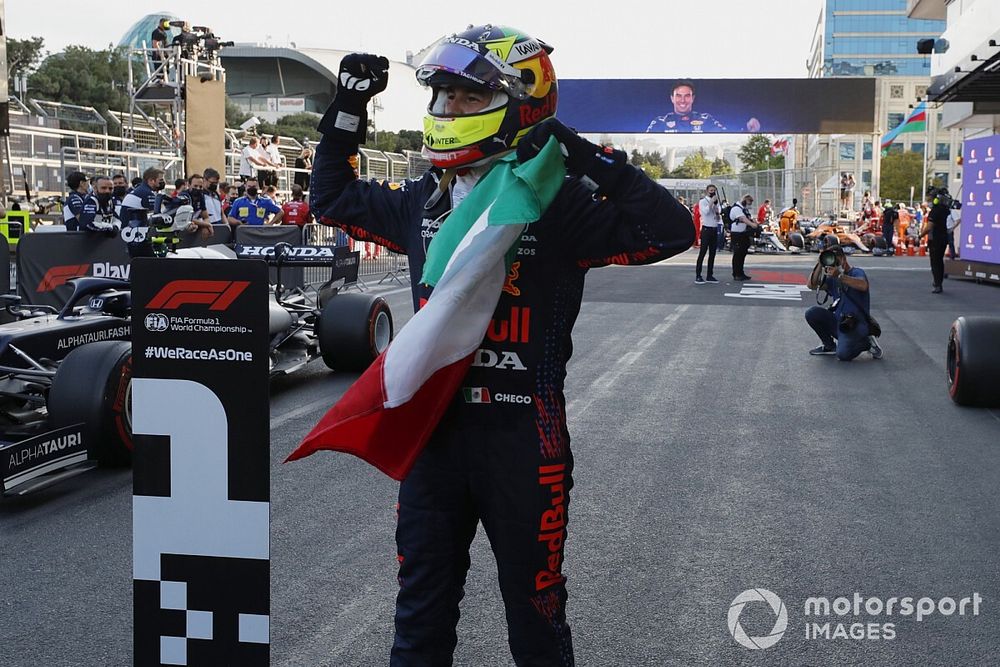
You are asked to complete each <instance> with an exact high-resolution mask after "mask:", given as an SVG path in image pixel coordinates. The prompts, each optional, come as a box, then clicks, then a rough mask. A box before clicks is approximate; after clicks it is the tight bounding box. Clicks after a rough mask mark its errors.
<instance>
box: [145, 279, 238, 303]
mask: <svg viewBox="0 0 1000 667" xmlns="http://www.w3.org/2000/svg"><path fill="white" fill-rule="evenodd" d="M249 284H250V282H249V281H246V280H172V281H170V282H169V283H167V284H166V285H164V286H163V288H162V289H161V290H160V291H159V292H157V294H156V296H154V297H153V298H152V300H150V302H149V303H148V304H146V307H147V308H158V309H162V310H177V309H178V308H180V307H181V306H184V305H186V304H189V303H192V304H203V305H207V306H208V309H209V310H226V309H227V308H229V305H230V304H231V303H232V302H233V301H234V300H235V299H236V297H238V296H239V295H240V294H241V293H242V292H243V290H245V289H246V288H247V285H249Z"/></svg>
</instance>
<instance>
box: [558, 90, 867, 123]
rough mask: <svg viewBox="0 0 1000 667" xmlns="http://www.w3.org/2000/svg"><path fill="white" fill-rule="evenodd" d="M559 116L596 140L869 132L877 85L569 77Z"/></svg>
mask: <svg viewBox="0 0 1000 667" xmlns="http://www.w3.org/2000/svg"><path fill="white" fill-rule="evenodd" d="M558 116H559V119H560V120H561V121H562V122H564V123H566V124H567V125H569V126H570V127H572V128H574V129H576V131H577V132H586V133H593V134H599V133H609V134H625V133H644V132H649V133H651V134H652V133H655V134H682V133H690V134H707V133H710V132H716V133H728V134H746V133H755V132H765V133H768V134H794V133H811V134H841V133H843V134H871V133H873V132H874V131H875V130H874V128H875V79H865V78H853V77H851V78H842V79H837V78H831V79H568V80H566V79H564V80H561V81H560V82H559V112H558Z"/></svg>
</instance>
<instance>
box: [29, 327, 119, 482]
mask: <svg viewBox="0 0 1000 667" xmlns="http://www.w3.org/2000/svg"><path fill="white" fill-rule="evenodd" d="M131 394H132V346H131V345H130V344H129V343H127V342H125V341H102V342H99V343H88V344H87V345H82V346H80V347H78V348H76V349H75V350H73V351H72V352H70V353H69V354H68V355H66V358H65V359H63V360H62V362H61V363H60V364H59V368H58V369H57V370H56V375H55V377H54V378H53V379H52V386H51V388H50V389H49V401H48V411H49V419H50V421H51V423H52V425H53V426H55V427H59V426H69V425H70V424H81V423H82V424H84V425H85V426H84V431H83V435H84V438H86V441H87V448H88V449H89V451H90V456H91V457H92V458H96V459H97V461H98V463H100V464H101V465H107V466H123V465H128V464H129V463H131V461H132V405H131V402H132V396H131Z"/></svg>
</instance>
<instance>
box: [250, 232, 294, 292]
mask: <svg viewBox="0 0 1000 667" xmlns="http://www.w3.org/2000/svg"><path fill="white" fill-rule="evenodd" d="M234 240H235V241H236V243H238V244H242V245H265V246H273V245H274V244H275V243H290V244H291V245H293V246H300V245H302V230H301V229H300V228H299V227H298V226H296V225H240V226H239V227H237V228H236V234H235V239H234ZM268 275H269V278H270V280H271V283H272V284H273V283H276V282H277V281H278V272H277V270H275V268H274V267H273V266H272V267H271V268H270V269H269V271H268ZM281 282H282V284H283V285H284V286H285V287H305V284H306V278H305V271H304V270H303V268H302V267H301V266H289V267H285V268H283V269H282V270H281Z"/></svg>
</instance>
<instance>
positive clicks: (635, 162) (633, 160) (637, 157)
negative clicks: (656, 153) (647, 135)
mask: <svg viewBox="0 0 1000 667" xmlns="http://www.w3.org/2000/svg"><path fill="white" fill-rule="evenodd" d="M628 161H629V164H631V165H632V166H633V167H641V166H642V163H643V162H645V161H646V159H645V158H644V157H643V156H642V151H640V150H639V149H638V148H633V149H632V157H630V158H629V160H628Z"/></svg>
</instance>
